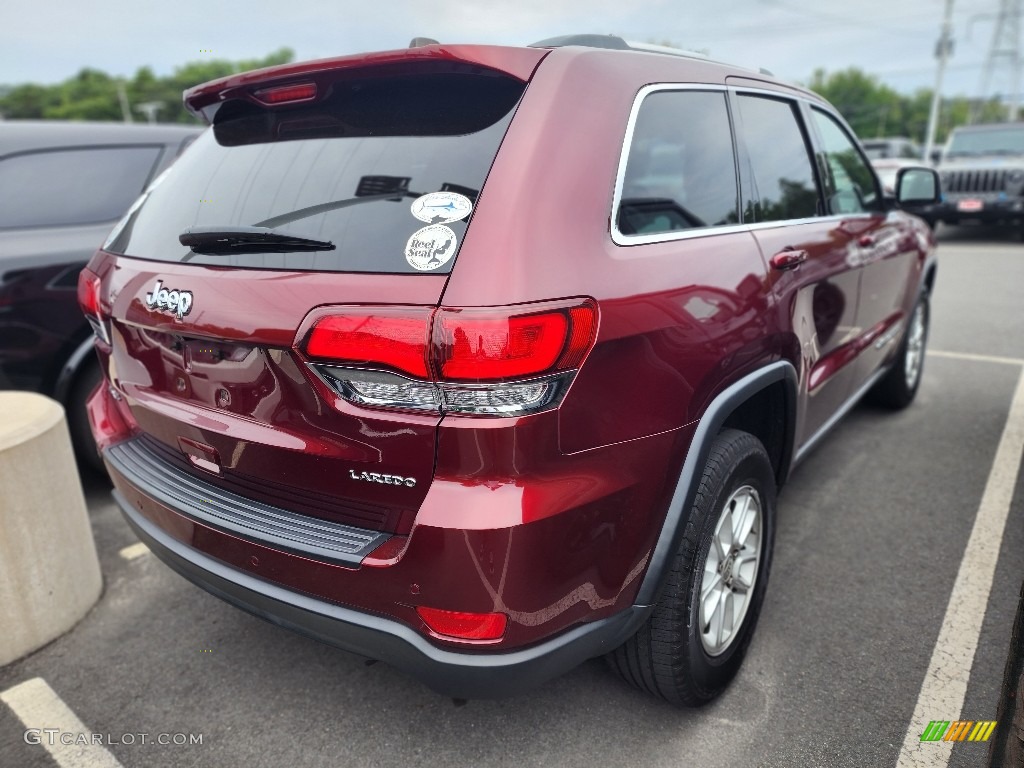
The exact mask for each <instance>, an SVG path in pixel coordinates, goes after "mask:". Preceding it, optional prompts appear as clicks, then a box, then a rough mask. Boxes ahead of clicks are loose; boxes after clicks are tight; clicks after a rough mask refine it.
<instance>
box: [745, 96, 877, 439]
mask: <svg viewBox="0 0 1024 768" xmlns="http://www.w3.org/2000/svg"><path fill="white" fill-rule="evenodd" d="M735 104H736V110H735V111H736V115H737V133H738V136H739V138H740V142H741V155H740V156H741V176H742V178H743V186H744V221H745V222H751V223H753V224H754V226H753V228H752V231H753V233H754V236H755V238H756V239H757V242H758V244H759V246H760V248H761V252H762V254H763V255H764V257H765V259H766V260H767V261H768V262H769V280H770V282H771V286H772V291H773V292H774V293H775V294H776V296H777V298H778V302H779V305H778V306H779V311H780V312H781V313H782V315H783V316H782V317H781V318H780V323H781V324H782V325H783V327H787V328H791V329H792V331H793V333H795V334H796V337H797V339H798V342H799V344H800V357H801V360H802V363H803V365H802V366H801V371H800V374H801V387H800V390H801V391H800V398H801V399H802V400H803V403H802V407H801V408H800V409H799V411H798V412H800V413H802V414H803V419H802V421H801V422H800V423H798V424H797V435H796V440H797V445H802V444H804V443H806V442H807V440H809V439H810V438H811V437H812V436H813V435H814V434H815V433H817V432H818V431H819V430H820V429H821V428H822V426H823V425H825V424H826V422H827V421H828V420H829V418H831V416H832V415H833V414H834V413H835V412H836V411H837V410H838V409H839V407H840V406H841V405H842V404H843V403H844V402H845V401H846V399H847V398H848V397H849V396H850V393H851V388H852V384H853V380H854V370H853V365H852V362H853V359H854V357H855V356H856V353H855V348H854V345H853V342H854V340H855V339H856V338H857V337H858V336H859V333H860V330H859V327H858V324H857V302H858V296H859V290H860V271H859V270H858V269H857V265H856V263H853V262H852V261H851V259H850V250H849V249H850V238H851V232H849V231H847V230H846V229H845V228H844V226H843V223H842V222H841V221H839V220H836V219H835V218H834V217H831V216H823V215H822V214H823V212H824V205H825V203H824V200H823V198H822V194H821V191H820V189H819V185H820V181H819V174H818V173H817V172H816V170H815V166H814V162H813V159H812V158H813V154H812V148H811V144H810V136H809V133H808V132H807V131H806V130H805V126H804V124H803V119H802V117H801V110H800V106H799V104H798V103H797V102H796V101H795V100H793V99H788V98H785V97H784V96H782V95H778V96H777V95H774V94H768V93H764V92H746V91H739V92H738V93H736V94H735ZM772 265H774V266H772Z"/></svg>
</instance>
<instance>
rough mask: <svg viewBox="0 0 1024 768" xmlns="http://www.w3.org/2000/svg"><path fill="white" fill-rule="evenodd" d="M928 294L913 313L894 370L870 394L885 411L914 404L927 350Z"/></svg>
mask: <svg viewBox="0 0 1024 768" xmlns="http://www.w3.org/2000/svg"><path fill="white" fill-rule="evenodd" d="M929 313H930V307H929V303H928V294H927V293H922V294H921V295H920V297H919V298H918V299H917V304H915V305H914V309H913V311H912V312H911V313H910V321H909V322H908V323H907V330H906V332H905V333H904V334H903V341H901V342H900V348H899V351H898V352H897V353H896V358H895V359H894V360H893V364H892V367H891V368H890V369H889V372H888V373H886V374H885V376H884V377H883V378H882V380H881V381H879V382H878V384H876V385H875V387H874V389H872V391H871V399H872V400H873V401H874V402H876V403H878V404H879V405H882V406H884V407H886V408H891V409H893V410H901V409H903V408H906V407H907V406H908V405H910V404H911V403H912V402H913V401H914V397H915V396H916V395H917V390H918V387H920V386H921V376H922V375H923V373H924V357H925V351H926V350H927V348H928V319H929Z"/></svg>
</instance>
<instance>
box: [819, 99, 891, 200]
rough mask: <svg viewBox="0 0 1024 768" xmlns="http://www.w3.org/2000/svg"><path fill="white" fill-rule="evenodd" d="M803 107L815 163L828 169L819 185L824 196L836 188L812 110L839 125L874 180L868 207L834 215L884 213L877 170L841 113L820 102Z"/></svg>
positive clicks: (832, 192) (833, 191) (882, 196)
mask: <svg viewBox="0 0 1024 768" xmlns="http://www.w3.org/2000/svg"><path fill="white" fill-rule="evenodd" d="M803 109H805V110H806V114H805V116H804V122H805V123H806V124H807V129H808V130H809V131H810V134H811V137H812V141H813V142H814V156H815V158H816V160H817V162H816V163H815V164H816V165H822V171H824V169H825V168H828V169H829V172H828V174H827V176H823V178H822V179H821V187H822V189H823V190H824V191H825V193H826V196H827V197H830V196H831V195H832V194H834V193H835V192H836V191H837V190H836V189H835V188H834V179H833V177H832V167H831V165H829V164H828V156H827V153H826V150H825V140H824V138H823V137H822V136H821V133H820V132H819V131H818V126H817V125H816V124H815V122H814V119H813V115H812V112H814V111H815V110H816V111H818V112H820V113H821V114H822V115H824V116H826V117H830V118H832V120H833V121H835V123H836V125H837V126H838V127H839V130H840V131H842V133H843V134H844V135H845V136H846V138H847V140H848V141H849V142H850V144H851V145H852V146H853V148H854V150H856V152H857V154H858V155H859V156H860V159H861V162H863V163H864V165H865V166H867V168H868V170H869V171H870V172H871V178H872V179H873V180H874V182H875V202H874V203H873V204H872V205H871V206H870V207H868V208H866V209H865V210H863V211H860V212H858V213H845V214H836V215H838V216H840V217H842V218H844V219H849V218H870V217H872V216H879V215H881V214H884V213H885V204H884V199H885V195H883V194H882V184H881V182H880V181H879V179H878V172H877V171H876V170H875V166H873V165H872V164H871V161H870V160H868V158H867V155H865V154H864V147H862V146H861V144H860V141H858V139H857V134H855V133H854V132H853V131H852V130H851V128H850V126H849V125H848V124H847V122H846V121H845V120H844V119H843V117H842V115H840V114H839V113H838V112H835V111H833V110H831V109H827V108H825V107H824V106H823V105H821V104H809V103H805V104H804V105H803Z"/></svg>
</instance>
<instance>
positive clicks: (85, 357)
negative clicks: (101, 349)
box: [53, 331, 95, 405]
mask: <svg viewBox="0 0 1024 768" xmlns="http://www.w3.org/2000/svg"><path fill="white" fill-rule="evenodd" d="M94 339H95V336H93V334H92V332H91V331H90V332H89V335H88V336H86V337H85V338H84V339H83V340H82V341H80V342H79V343H78V344H77V345H76V346H75V348H74V349H73V350H72V352H71V354H70V355H68V356H67V358H65V360H64V364H63V365H62V366H61V367H60V370H59V371H58V372H57V376H56V378H55V379H54V383H53V399H54V400H56V401H57V402H59V403H61V404H62V405H67V402H68V397H70V395H71V390H72V388H73V387H74V384H75V379H76V378H78V374H79V373H81V371H82V370H83V369H84V368H85V366H86V365H88V364H89V362H90V361H91V360H92V359H94V358H93V357H92V356H93V352H94V347H95V345H94V343H93V342H94Z"/></svg>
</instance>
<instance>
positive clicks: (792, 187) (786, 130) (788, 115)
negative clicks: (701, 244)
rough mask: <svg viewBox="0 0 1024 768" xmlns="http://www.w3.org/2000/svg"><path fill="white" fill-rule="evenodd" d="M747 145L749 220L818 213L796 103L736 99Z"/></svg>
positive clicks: (742, 96)
mask: <svg viewBox="0 0 1024 768" xmlns="http://www.w3.org/2000/svg"><path fill="white" fill-rule="evenodd" d="M736 104H737V111H738V114H739V120H738V127H737V131H738V133H739V135H740V137H741V138H742V143H743V146H744V150H745V151H744V153H743V155H742V157H743V161H742V162H743V167H744V179H745V184H744V199H743V219H744V221H745V222H759V221H784V220H786V219H805V218H810V217H812V216H815V215H817V213H818V188H817V182H816V181H815V177H814V166H813V164H812V162H811V154H810V152H809V150H808V147H807V143H806V139H805V138H804V133H803V130H802V129H801V127H800V120H799V118H798V117H797V112H796V104H794V103H793V102H792V101H789V100H786V99H775V98H769V97H763V96H754V95H751V94H743V93H741V94H739V95H738V96H737V98H736Z"/></svg>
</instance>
